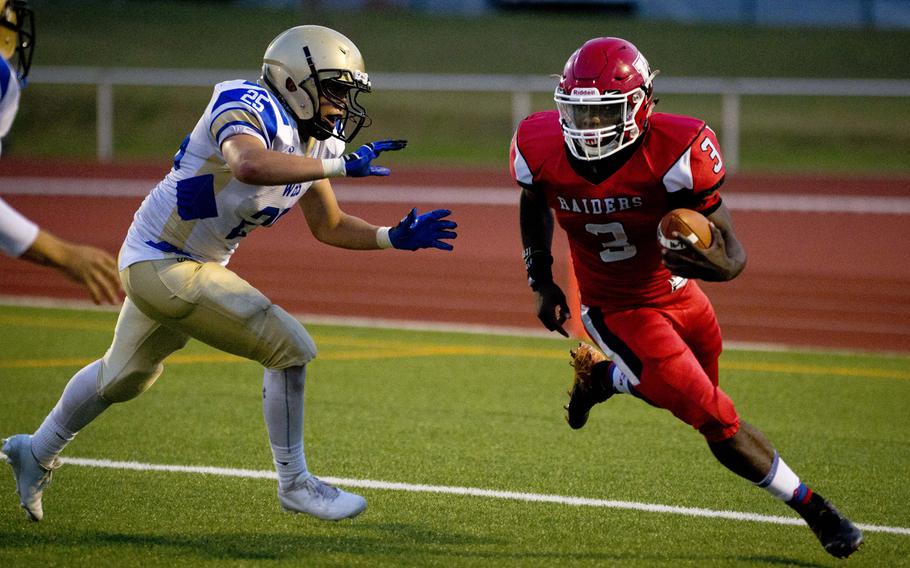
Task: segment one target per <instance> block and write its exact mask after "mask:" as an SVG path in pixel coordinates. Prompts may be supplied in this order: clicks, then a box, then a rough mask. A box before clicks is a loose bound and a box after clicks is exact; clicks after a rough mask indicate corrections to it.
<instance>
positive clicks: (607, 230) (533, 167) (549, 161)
mask: <svg viewBox="0 0 910 568" xmlns="http://www.w3.org/2000/svg"><path fill="white" fill-rule="evenodd" d="M641 138H642V139H641V140H640V144H639V146H638V147H637V148H636V149H635V150H634V153H633V154H632V155H631V156H630V157H629V158H628V160H627V161H626V162H625V163H624V164H623V165H622V166H620V167H619V169H618V170H616V171H615V172H614V173H613V174H612V175H610V176H609V177H608V178H607V179H605V180H604V181H602V182H600V183H596V184H595V183H592V182H591V181H589V180H587V179H585V178H584V177H582V176H581V175H579V174H578V173H577V172H576V171H575V169H574V168H573V167H572V164H571V163H570V161H569V160H570V158H569V153H568V151H567V148H566V145H565V144H566V142H565V138H564V137H563V133H562V129H561V127H560V122H559V115H558V113H557V112H556V111H547V112H540V113H536V114H533V115H531V116H529V117H528V118H526V119H525V120H524V121H522V123H521V125H520V126H519V128H518V132H517V133H516V134H515V137H514V138H513V140H512V147H511V155H510V157H511V164H510V169H511V173H512V177H513V178H514V179H515V181H516V182H518V184H519V185H521V186H522V187H524V188H527V189H529V190H531V191H537V192H541V195H543V196H545V198H546V201H547V204H548V205H549V207H550V208H551V209H552V210H553V211H554V213H555V216H556V220H557V222H558V223H559V226H560V227H562V228H563V230H565V231H566V234H567V236H568V240H569V246H570V250H571V255H572V263H573V266H574V270H575V275H576V278H577V280H578V286H579V290H580V293H581V301H582V304H583V309H582V311H583V313H582V317H583V319H584V321H585V326H586V328H587V330H588V333H589V334H590V335H591V337H592V339H594V340H595V341H596V342H597V343H598V344H599V345H600V347H601V348H602V349H603V350H604V351H605V352H606V353H607V354H608V355H610V357H611V359H612V360H613V361H614V362H615V363H616V365H617V366H618V367H619V368H620V369H621V370H622V371H623V373H624V374H626V375H627V377H628V378H629V381H630V382H631V383H632V385H633V387H634V390H635V392H636V393H637V394H639V395H640V396H642V397H643V398H645V399H647V400H649V401H650V402H652V403H654V404H656V405H658V406H660V407H662V408H666V409H668V410H670V411H671V412H673V413H674V414H675V415H676V416H678V417H679V418H681V419H682V420H684V421H686V422H687V423H689V424H692V425H693V426H695V427H696V428H698V429H699V430H701V431H702V433H703V434H705V436H706V437H708V439H709V440H721V439H725V438H728V437H730V436H732V435H733V434H734V433H735V432H736V430H737V429H738V424H739V421H738V418H737V417H736V412H735V410H734V409H733V404H732V402H730V400H729V397H727V396H726V395H725V394H724V393H723V392H722V391H721V390H720V389H718V388H717V378H718V377H717V359H718V357H719V355H720V351H721V338H720V329H719V327H718V325H717V321H716V318H715V316H714V310H713V308H712V307H711V304H710V303H709V302H708V300H707V298H706V297H705V296H704V294H703V293H702V291H701V290H700V289H699V288H698V286H697V285H696V284H695V283H691V282H686V281H685V280H684V279H682V278H678V277H674V276H673V275H671V274H670V273H669V271H668V270H667V269H666V268H664V266H663V265H662V264H661V260H660V246H659V245H658V242H657V225H658V223H659V221H660V219H661V217H663V215H664V214H665V213H667V212H668V211H670V210H671V209H674V208H677V207H686V208H689V209H694V210H696V211H700V212H702V213H703V214H705V215H709V214H710V213H711V212H713V211H714V210H715V209H716V208H717V207H718V206H719V205H720V196H719V194H718V193H717V188H718V187H719V186H720V185H721V184H722V183H723V179H724V173H725V171H724V164H723V158H722V156H721V153H720V146H719V144H718V142H717V138H716V136H715V134H714V132H713V131H712V130H711V129H710V128H708V127H707V126H706V125H705V123H704V122H703V121H701V120H698V119H695V118H691V117H686V116H678V115H671V114H662V113H655V114H653V115H652V116H651V118H650V120H649V123H648V127H647V129H646V130H645V132H644V133H643V134H642V137H641ZM610 159H611V158H609V157H608V158H605V159H603V160H602V161H603V162H609V160H610ZM614 159H615V157H614Z"/></svg>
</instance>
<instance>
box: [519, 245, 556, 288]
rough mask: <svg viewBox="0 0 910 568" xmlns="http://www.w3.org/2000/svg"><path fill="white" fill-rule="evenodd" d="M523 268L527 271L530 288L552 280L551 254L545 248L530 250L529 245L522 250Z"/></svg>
mask: <svg viewBox="0 0 910 568" xmlns="http://www.w3.org/2000/svg"><path fill="white" fill-rule="evenodd" d="M521 256H522V258H523V259H524V261H525V269H526V270H527V271H528V285H529V286H530V287H531V289H532V290H535V291H536V290H537V288H538V287H539V286H540V285H541V284H546V283H548V282H553V269H552V266H553V255H551V254H550V251H547V250H541V249H537V250H532V249H531V248H530V247H529V248H526V249H524V251H522V255H521Z"/></svg>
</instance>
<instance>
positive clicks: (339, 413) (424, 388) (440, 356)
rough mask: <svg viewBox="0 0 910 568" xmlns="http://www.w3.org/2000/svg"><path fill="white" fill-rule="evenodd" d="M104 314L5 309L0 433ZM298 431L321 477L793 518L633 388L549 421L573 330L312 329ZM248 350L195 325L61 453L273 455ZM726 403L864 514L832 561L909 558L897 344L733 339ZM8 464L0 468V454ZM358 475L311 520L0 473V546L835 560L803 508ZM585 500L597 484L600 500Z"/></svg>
mask: <svg viewBox="0 0 910 568" xmlns="http://www.w3.org/2000/svg"><path fill="white" fill-rule="evenodd" d="M114 321H115V314H113V313H110V312H96V311H93V312H82V311H67V310H50V309H38V308H22V307H3V308H0V323H2V324H3V329H4V332H3V334H2V336H0V377H2V379H0V433H2V434H4V435H5V434H9V433H14V432H21V431H32V430H33V429H34V428H35V427H37V425H38V424H39V422H40V421H41V419H42V418H43V417H44V415H45V414H46V412H47V411H48V410H49V409H50V408H51V406H52V405H53V404H54V402H55V401H56V399H57V397H58V396H59V394H60V392H61V390H62V388H63V386H64V385H65V384H66V381H67V380H68V378H69V376H70V375H71V374H72V373H73V372H74V371H75V370H77V369H78V368H79V366H80V365H82V364H84V363H85V362H88V361H90V360H92V359H93V358H96V357H97V356H99V355H100V354H101V353H103V351H104V349H105V348H106V347H107V345H108V343H109V341H110V338H111V335H112V329H113V324H114ZM309 327H310V330H311V332H312V333H313V335H314V337H315V339H316V341H317V344H318V345H319V346H320V355H319V357H318V359H317V360H316V361H315V362H314V363H313V364H312V365H311V367H310V373H309V377H308V386H307V410H306V412H307V413H306V447H307V457H308V462H309V465H310V469H311V470H312V471H314V472H315V473H317V474H318V475H322V476H326V477H337V478H343V479H348V480H353V481H354V482H364V481H365V480H373V481H385V482H397V483H407V484H423V485H428V486H434V487H438V486H446V487H468V488H479V489H486V490H499V491H508V492H522V493H530V494H539V495H548V496H574V497H584V498H591V499H601V500H615V501H619V502H628V503H632V504H634V503H649V504H659V505H668V506H678V507H695V508H701V509H708V510H728V511H735V512H746V513H756V514H759V515H772V516H774V515H783V516H789V511H788V509H787V508H786V507H785V506H783V505H782V504H780V503H778V502H776V501H774V500H773V499H772V498H770V497H769V496H768V495H766V494H765V493H764V492H763V491H761V490H758V489H755V488H753V487H750V486H749V485H748V484H747V483H745V482H743V481H741V480H739V479H737V478H735V477H734V476H733V475H732V474H730V473H728V472H726V470H724V469H723V468H722V467H721V466H720V465H718V464H717V463H716V462H714V461H713V459H712V458H711V457H710V454H709V452H708V450H707V448H706V447H705V445H704V442H703V441H702V440H701V438H700V436H698V435H697V434H696V433H695V432H693V431H690V430H689V428H688V427H686V426H683V425H681V424H679V423H677V422H676V421H675V420H674V419H673V418H672V417H671V416H669V414H667V413H665V412H662V411H657V410H655V409H652V408H650V407H648V406H646V405H645V404H643V403H641V402H639V401H636V400H634V399H630V398H624V397H619V398H616V399H613V400H610V401H609V402H608V403H607V404H606V405H604V406H603V407H598V408H596V409H595V410H594V412H593V414H592V421H591V422H590V423H589V425H588V426H587V427H586V428H585V429H584V430H582V431H579V432H574V431H571V430H570V429H569V428H568V427H567V426H566V425H565V423H564V422H563V420H562V416H561V414H562V412H561V405H562V404H564V402H565V398H566V397H565V394H564V391H565V388H566V386H567V384H568V382H569V379H570V376H571V374H570V368H569V366H568V365H567V361H568V356H567V351H568V348H569V347H570V346H571V345H572V344H571V342H569V341H568V340H555V339H554V340H550V339H540V338H520V337H504V336H481V335H469V334H457V333H436V332H434V333H429V332H423V333H420V332H414V331H397V330H379V329H357V328H345V327H335V326H322V325H319V326H315V325H314V326H309ZM259 376H260V371H259V369H258V368H257V365H255V364H253V363H248V362H243V361H239V360H237V359H233V358H230V357H227V356H225V355H222V354H220V353H218V352H216V351H214V350H212V349H209V348H207V347H205V346H203V345H200V344H198V343H191V344H190V345H189V346H188V347H187V348H186V349H185V350H184V351H182V352H180V353H178V354H176V355H175V356H174V357H173V358H172V360H171V361H170V362H169V363H168V364H167V370H166V371H165V374H164V375H163V376H162V378H161V379H160V380H159V382H158V383H157V384H156V385H155V387H154V388H153V389H152V390H151V391H149V392H148V393H146V394H145V395H143V396H142V397H141V398H139V399H137V400H136V401H133V402H131V403H128V404H126V405H119V406H115V407H113V408H111V409H110V410H109V411H108V412H107V414H106V415H104V416H102V417H101V418H100V419H99V420H98V421H97V422H96V423H94V424H92V425H91V426H90V427H89V428H88V429H86V431H85V432H83V433H82V434H80V436H79V437H78V438H77V439H76V440H75V441H74V442H73V443H72V444H71V446H70V447H69V448H68V450H67V452H66V455H67V456H68V457H79V458H91V459H102V460H114V461H135V462H140V463H143V464H169V465H182V466H217V467H222V468H241V469H246V470H257V471H269V470H270V467H271V465H270V454H269V450H268V443H267V439H266V433H265V428H264V425H263V420H262V416H261V408H260V388H261V382H260V381H261V379H260V378H259ZM721 380H722V384H723V385H724V387H725V388H726V390H727V391H728V392H729V393H730V394H731V395H732V396H733V398H734V400H736V401H737V405H738V408H739V411H740V413H741V415H742V416H743V417H744V418H745V419H747V420H749V421H751V422H753V423H755V424H757V425H759V426H760V427H761V428H762V429H763V430H764V431H765V432H766V433H767V434H768V435H769V437H770V438H771V439H772V440H774V441H775V443H776V445H777V446H778V448H779V449H780V450H781V452H782V454H783V456H784V457H785V459H787V461H788V463H789V464H790V465H791V466H793V468H794V469H795V470H796V471H797V472H798V473H799V474H801V475H802V476H803V478H804V479H805V480H807V481H808V482H809V483H811V484H812V485H814V486H815V488H816V489H817V490H819V491H820V492H822V493H823V494H824V495H826V496H827V497H829V498H831V499H832V500H833V501H835V502H836V503H837V504H838V505H839V506H840V508H841V509H842V510H843V511H845V512H847V513H849V514H850V515H851V516H852V517H853V519H854V520H855V521H857V522H859V523H863V524H869V525H879V526H885V527H897V528H903V530H904V534H890V533H886V532H876V531H873V530H867V531H866V545H865V547H864V548H863V549H862V550H861V551H860V552H858V553H857V554H856V555H855V556H854V558H852V559H851V560H850V565H851V566H889V567H890V566H900V565H908V563H910V561H908V550H910V534H907V530H908V529H907V528H908V527H910V512H908V510H907V507H906V504H907V503H908V502H910V490H908V488H907V484H906V476H907V471H908V469H910V430H908V427H907V419H906V406H907V403H908V402H910V359H908V358H906V357H887V356H873V355H845V354H821V353H814V354H801V353H766V352H748V351H730V352H728V353H727V354H726V355H724V358H723V360H722V379H721ZM4 469H6V468H5V466H4ZM356 491H359V492H361V493H362V494H364V495H365V496H366V497H367V499H368V500H369V503H370V505H369V508H368V509H367V511H366V512H365V513H364V514H363V515H362V516H360V517H358V518H357V519H355V520H350V521H343V522H338V523H326V522H320V521H316V520H313V519H310V518H304V517H301V516H292V515H288V514H285V513H282V512H281V511H280V510H279V509H278V505H277V500H276V498H275V484H274V481H272V480H270V479H250V478H241V477H225V476H218V475H201V474H199V473H173V472H160V471H159V472H151V471H127V470H120V469H99V468H93V467H85V466H79V465H73V464H69V465H66V466H64V467H63V468H62V469H61V470H60V471H59V472H58V473H57V476H56V479H55V481H54V483H53V484H52V485H51V487H50V488H49V490H48V491H47V493H46V495H45V514H46V517H45V521H44V522H42V523H41V524H38V525H35V524H31V523H28V522H27V521H26V520H25V517H24V515H23V514H22V513H21V511H20V510H19V509H18V507H17V503H16V498H15V495H14V494H13V484H12V477H11V476H9V475H8V471H4V472H3V475H2V476H0V495H2V496H3V498H2V500H0V565H3V566H50V565H66V566H83V565H84V566H99V565H134V566H139V565H142V566H149V565H166V566H201V565H208V566H225V565H230V566H263V565H269V566H271V565H295V566H352V565H356V566H554V565H566V566H594V565H598V566H603V565H610V566H673V567H676V566H697V567H702V566H750V567H751V566H804V567H809V566H812V567H815V566H835V565H838V564H839V563H838V562H837V561H835V560H834V559H831V558H829V557H828V556H827V555H826V554H825V553H824V552H823V551H822V550H821V548H820V547H819V546H818V545H817V543H816V542H815V540H814V537H812V536H811V534H810V532H809V530H808V529H807V528H805V527H802V526H790V525H780V524H772V523H767V522H754V521H742V520H730V519H720V518H700V517H690V516H684V515H680V514H670V513H659V512H644V511H638V510H632V509H629V508H627V507H628V506H630V505H622V504H619V505H622V506H620V507H618V508H616V507H603V506H591V505H588V506H572V505H567V504H562V503H558V502H527V501H520V500H516V499H513V498H492V497H483V496H470V495H453V494H450V493H439V492H413V491H406V490H393V489H381V488H361V489H357V490H356ZM601 504H602V503H601Z"/></svg>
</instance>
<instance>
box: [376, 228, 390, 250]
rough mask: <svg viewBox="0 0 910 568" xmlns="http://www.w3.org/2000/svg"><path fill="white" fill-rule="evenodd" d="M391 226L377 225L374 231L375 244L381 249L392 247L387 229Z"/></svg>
mask: <svg viewBox="0 0 910 568" xmlns="http://www.w3.org/2000/svg"><path fill="white" fill-rule="evenodd" d="M391 230H392V227H379V230H377V231H376V244H377V245H379V248H381V249H387V248H392V239H390V238H389V231H391Z"/></svg>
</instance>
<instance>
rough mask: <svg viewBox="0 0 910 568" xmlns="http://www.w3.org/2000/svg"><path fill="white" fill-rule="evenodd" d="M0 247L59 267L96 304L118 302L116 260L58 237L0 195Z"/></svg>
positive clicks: (13, 253) (102, 252) (20, 255)
mask: <svg viewBox="0 0 910 568" xmlns="http://www.w3.org/2000/svg"><path fill="white" fill-rule="evenodd" d="M0 250H2V251H3V252H4V253H6V254H8V255H9V256H12V257H19V258H22V259H25V260H29V261H31V262H34V263H36V264H43V265H45V266H51V267H53V268H56V269H57V270H60V271H61V272H63V273H64V274H66V275H67V276H69V277H70V278H72V279H73V280H75V281H76V282H79V283H80V284H82V285H84V286H85V287H86V288H88V289H89V292H90V293H91V295H92V300H94V302H95V303H96V304H100V303H101V302H105V301H106V302H110V303H112V304H118V303H120V299H119V297H118V294H119V291H120V277H119V275H118V273H117V262H116V261H115V260H114V258H113V257H112V256H111V255H109V254H108V253H106V252H104V251H103V250H100V249H97V248H95V247H89V246H84V245H78V244H76V243H71V242H68V241H65V240H63V239H59V238H57V237H55V236H54V235H52V234H51V233H49V232H47V231H44V230H42V229H40V228H39V227H38V225H36V224H35V223H33V222H32V221H30V220H29V219H27V218H26V217H25V216H24V215H22V214H21V213H19V212H18V211H16V210H15V209H13V208H12V207H10V206H9V205H8V204H7V203H6V202H5V201H3V200H2V199H0Z"/></svg>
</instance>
